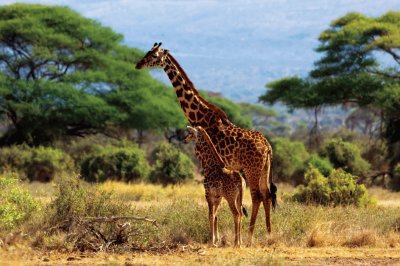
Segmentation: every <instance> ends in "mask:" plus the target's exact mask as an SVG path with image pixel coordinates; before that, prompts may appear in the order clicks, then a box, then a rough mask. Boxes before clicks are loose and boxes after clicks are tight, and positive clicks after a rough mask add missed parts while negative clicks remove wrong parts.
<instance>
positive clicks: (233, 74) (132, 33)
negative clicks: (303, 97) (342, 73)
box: [0, 0, 400, 102]
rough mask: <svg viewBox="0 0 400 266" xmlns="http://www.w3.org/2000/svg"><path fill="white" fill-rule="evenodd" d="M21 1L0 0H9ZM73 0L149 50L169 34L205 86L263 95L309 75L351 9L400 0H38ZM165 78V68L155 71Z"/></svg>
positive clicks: (375, 10) (377, 10)
mask: <svg viewBox="0 0 400 266" xmlns="http://www.w3.org/2000/svg"><path fill="white" fill-rule="evenodd" d="M14 2H16V1H10V0H0V3H1V4H10V3H14ZM18 2H26V3H44V4H58V5H66V6H69V7H71V8H72V9H74V10H76V11H78V12H79V13H81V14H82V15H83V16H86V17H90V18H93V19H96V20H98V21H99V22H101V23H102V24H103V25H105V26H109V27H111V28H112V29H113V30H114V31H116V32H118V33H122V34H123V35H124V36H125V43H126V44H127V45H129V46H134V47H139V48H141V49H143V50H148V49H149V48H150V47H151V46H152V44H153V43H154V42H156V41H157V42H158V41H162V42H163V46H164V47H167V48H168V49H170V50H171V53H173V54H174V56H175V57H176V58H177V59H178V61H179V62H180V63H181V65H182V66H183V67H184V68H185V70H186V72H187V73H188V75H189V76H190V77H191V79H192V81H193V82H194V84H196V85H197V87H198V88H203V89H206V90H213V91H219V92H222V93H223V94H224V95H226V96H228V97H230V98H232V99H236V100H246V101H253V102H254V101H256V100H257V98H258V96H259V95H260V94H261V93H263V92H264V91H265V84H266V83H267V82H268V81H270V80H274V79H278V78H281V77H283V76H286V75H306V74H307V72H308V71H309V70H310V69H311V68H312V66H313V62H314V61H315V60H316V59H317V58H318V56H319V55H318V54H316V53H315V52H314V50H313V49H315V48H316V47H317V45H318V41H317V38H318V35H319V33H320V32H321V31H322V30H324V29H326V28H327V27H328V26H329V23H330V22H331V21H332V20H334V19H336V18H338V17H340V16H343V15H345V14H346V13H348V12H350V11H357V12H361V13H364V14H366V15H370V16H379V15H382V14H383V13H385V12H387V11H389V10H397V11H400V0H396V1H395V0H366V1H361V0H335V1H333V0H268V1H261V0H245V1H239V0H231V1H226V0H113V1H105V0H59V1H57V0H38V1H18ZM154 75H155V76H157V77H158V78H161V79H163V80H165V77H164V74H163V73H160V72H155V74H154Z"/></svg>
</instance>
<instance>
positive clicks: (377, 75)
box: [260, 11, 400, 165]
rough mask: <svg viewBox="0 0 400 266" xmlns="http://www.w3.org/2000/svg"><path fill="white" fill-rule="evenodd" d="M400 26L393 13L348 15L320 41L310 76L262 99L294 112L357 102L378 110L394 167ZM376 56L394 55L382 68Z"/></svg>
mask: <svg viewBox="0 0 400 266" xmlns="http://www.w3.org/2000/svg"><path fill="white" fill-rule="evenodd" d="M399 25H400V13H399V12H394V11H390V12H388V13H386V14H384V15H383V16H381V17H376V18H371V17H367V16H364V15H362V14H359V13H349V14H347V15H345V16H343V17H341V18H339V19H337V20H335V21H333V22H332V23H331V25H330V27H329V28H328V29H327V30H325V31H324V32H322V33H321V35H320V37H319V41H320V46H319V47H318V48H317V51H318V52H320V53H321V54H322V58H321V59H320V60H318V61H317V62H316V63H315V69H314V70H312V71H311V72H310V75H309V77H307V78H304V79H303V78H298V77H289V78H283V79H281V80H278V81H274V82H272V83H269V84H267V87H269V88H270V90H268V91H267V92H266V94H265V95H262V96H261V97H260V100H261V101H264V102H269V103H274V102H277V101H280V102H283V103H284V104H286V105H288V106H289V107H292V108H307V107H317V106H321V105H330V106H334V105H340V104H346V103H353V104H355V105H358V106H367V107H371V108H372V109H375V110H376V109H378V110H380V111H381V113H382V117H383V122H384V132H382V133H383V134H382V135H383V136H384V137H385V138H386V140H387V141H388V144H389V156H390V157H391V158H392V165H394V164H395V162H397V161H399V160H400V153H399V152H397V153H396V151H397V150H398V149H396V148H395V146H396V145H395V143H398V142H400V108H398V107H399V106H398V103H399V95H400V85H399V84H400V74H399V64H400V53H399V48H400V32H399V30H398V28H399ZM377 52H380V53H381V54H382V53H383V54H386V55H388V56H389V57H391V58H392V59H393V61H392V66H391V67H385V66H384V65H382V64H380V62H379V60H378V57H377V54H378V53H377ZM386 65H387V64H386ZM296 96H297V97H299V99H297V98H296ZM304 103H305V104H304Z"/></svg>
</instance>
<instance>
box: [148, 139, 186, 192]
mask: <svg viewBox="0 0 400 266" xmlns="http://www.w3.org/2000/svg"><path fill="white" fill-rule="evenodd" d="M152 157H153V160H154V161H155V163H154V170H153V172H152V174H151V176H150V181H152V182H156V183H161V184H163V185H167V184H176V183H180V182H183V181H185V180H187V179H191V178H193V170H194V164H193V162H192V161H191V160H190V158H189V157H188V156H187V155H186V154H184V153H182V152H181V151H179V150H178V149H177V148H175V147H174V146H172V145H171V144H169V143H160V144H159V145H158V146H157V147H156V148H155V149H154V151H153V152H152Z"/></svg>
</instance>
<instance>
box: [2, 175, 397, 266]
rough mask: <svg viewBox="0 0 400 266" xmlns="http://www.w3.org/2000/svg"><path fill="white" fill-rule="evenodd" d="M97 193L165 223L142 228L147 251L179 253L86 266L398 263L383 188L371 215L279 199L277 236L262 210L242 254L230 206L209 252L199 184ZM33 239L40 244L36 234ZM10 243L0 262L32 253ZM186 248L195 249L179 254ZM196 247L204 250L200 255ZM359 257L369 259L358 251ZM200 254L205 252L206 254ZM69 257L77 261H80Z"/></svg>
mask: <svg viewBox="0 0 400 266" xmlns="http://www.w3.org/2000/svg"><path fill="white" fill-rule="evenodd" d="M86 185H87V186H92V185H88V184H86ZM25 187H26V188H27V189H28V190H29V191H30V192H31V193H32V194H33V195H34V196H35V197H37V198H39V199H41V200H42V201H43V199H48V200H50V199H52V197H53V193H54V187H53V186H52V185H49V184H46V185H42V184H37V183H33V184H29V185H27V184H26V185H25ZM98 188H99V189H101V190H105V191H108V192H111V191H113V193H114V195H113V197H115V198H116V199H118V200H122V201H124V202H129V203H130V206H131V207H132V212H133V213H134V214H136V215H138V216H147V217H150V218H155V219H156V220H157V222H158V224H159V227H158V228H157V229H154V228H152V227H150V226H149V227H144V228H143V232H145V234H146V239H145V244H144V245H148V246H149V247H150V246H152V245H155V244H157V245H159V244H161V245H169V246H173V247H176V248H177V250H169V252H168V254H164V255H162V256H161V255H152V254H151V253H146V252H144V253H143V252H142V253H134V254H123V253H121V254H119V255H115V257H112V256H111V255H110V254H108V253H105V254H103V255H99V254H97V255H96V254H92V253H91V254H90V255H87V257H84V258H81V257H79V262H82V263H85V264H102V263H103V264H104V263H105V264H121V262H122V263H123V262H126V263H128V264H126V265H135V264H145V265H147V264H149V265H177V264H181V263H184V264H190V265H200V264H214V265H226V264H229V265H254V264H258V265H282V264H284V263H285V261H287V262H289V263H292V262H294V263H295V264H297V265H305V264H314V265H319V264H326V265H333V264H334V262H336V263H340V264H349V263H353V262H357V261H354V260H355V258H360V259H361V261H362V260H363V258H365V257H366V256H367V255H368V254H369V255H368V256H370V258H371V259H372V260H371V262H374V263H373V264H379V265H385V263H386V262H385V261H386V260H388V261H390V257H391V258H392V259H396V261H397V262H398V263H400V261H399V257H400V252H399V249H400V207H398V206H400V204H399V201H400V194H399V193H393V192H389V191H386V190H383V189H378V188H373V189H371V190H370V193H371V194H373V195H374V196H375V197H376V198H377V200H378V206H376V207H371V208H356V207H351V206H348V207H336V208H332V207H320V206H304V205H300V204H297V203H290V202H285V201H282V200H280V201H279V206H278V208H277V209H276V210H275V211H274V212H273V213H272V225H273V233H272V234H271V235H269V236H266V230H265V219H264V211H263V208H261V209H260V213H259V217H258V220H257V224H256V232H255V237H256V243H255V247H253V248H243V249H241V250H240V251H238V250H236V249H233V248H231V246H232V242H233V238H234V233H233V232H234V228H233V227H234V226H233V221H232V216H231V213H230V211H229V208H228V207H227V204H226V203H225V202H224V203H223V204H222V206H221V209H220V211H219V222H220V233H221V237H222V240H223V241H222V242H221V247H223V248H219V249H208V248H207V247H206V245H205V243H206V242H207V240H208V216H207V211H208V210H207V207H206V202H205V200H204V189H203V186H202V185H199V184H197V183H195V182H193V183H188V184H184V185H179V186H167V187H162V186H160V185H150V184H144V183H139V184H125V183H118V182H106V183H104V184H100V185H99V186H98ZM291 191H293V188H292V187H291V186H289V185H286V184H278V197H279V198H281V197H282V195H283V194H285V193H290V192H291ZM249 194H250V193H249V191H246V193H245V198H244V204H245V205H246V207H247V208H248V209H250V208H251V205H250V203H251V200H250V195H249ZM381 201H383V202H385V201H393V202H395V203H396V204H389V205H388V204H381ZM249 211H250V210H249ZM243 223H244V225H243V228H244V230H243V232H244V235H243V238H244V242H245V243H247V231H248V226H249V219H248V218H247V219H244V221H243ZM27 233H28V234H29V235H31V237H32V238H35V234H34V233H30V232H27ZM0 238H1V236H0ZM36 241H39V242H40V241H41V244H40V246H47V247H48V248H49V250H51V249H54V250H58V251H60V250H68V249H63V247H65V245H66V243H64V241H65V235H63V234H58V235H57V234H55V235H52V236H44V235H43V234H40V233H39V234H38V233H36ZM11 242H12V244H11V245H5V247H3V248H0V257H2V256H3V257H7V256H8V257H12V254H13V251H12V248H11V249H10V247H13V246H14V247H16V249H17V250H18V246H20V245H21V243H25V242H26V245H27V250H29V249H31V248H32V247H33V245H32V241H31V242H29V241H25V242H24V241H22V240H18V239H17V240H15V241H11ZM33 243H34V242H33ZM43 243H44V244H43ZM182 246H187V247H195V248H192V249H191V248H189V249H188V250H185V251H183V250H179V248H182ZM196 247H199V248H200V249H196ZM360 250H363V252H359V251H360ZM202 251H204V252H205V253H204V254H203V253H201V252H202ZM1 252H2V253H3V254H1ZM30 252H33V251H32V250H31V251H30ZM65 252H66V251H65ZM10 254H11V255H10ZM24 254H25V253H24ZM40 254H41V255H37V256H36V259H34V260H33V261H34V262H35V263H36V264H37V263H38V261H41V260H43V253H40ZM68 254H70V253H68ZM301 254H307V255H304V256H303V255H301ZM21 256H22V257H23V256H25V255H21ZM57 256H58V258H61V261H63V260H64V262H65V259H66V255H65V254H64V253H60V254H59V255H57ZM71 256H74V257H77V256H78V255H77V254H74V255H71ZM79 256H80V255H79ZM335 258H336V259H335ZM338 258H339V259H338ZM47 259H49V260H50V261H51V262H52V264H55V263H56V261H57V260H56V257H54V258H51V257H49V256H48V255H47ZM86 260H88V261H90V262H87V261H86ZM42 262H43V261H42ZM53 262H54V263H53ZM391 262H393V261H391ZM35 263H34V264H35ZM129 263H131V264H129ZM0 264H1V263H0ZM361 265H368V264H361Z"/></svg>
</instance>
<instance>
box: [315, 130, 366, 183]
mask: <svg viewBox="0 0 400 266" xmlns="http://www.w3.org/2000/svg"><path fill="white" fill-rule="evenodd" d="M321 155H322V156H324V157H328V158H329V160H330V161H331V163H332V164H333V166H334V167H335V168H343V170H345V171H346V172H348V173H351V174H353V175H356V176H364V175H366V174H367V173H368V171H369V170H370V168H371V166H370V164H369V163H368V162H367V161H365V160H364V159H363V158H362V157H361V152H360V149H359V148H358V147H357V146H356V145H354V144H352V143H350V142H346V141H343V140H342V139H338V138H336V139H330V140H328V141H327V143H326V144H325V145H324V147H323V148H322V150H321Z"/></svg>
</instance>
